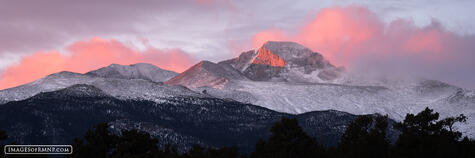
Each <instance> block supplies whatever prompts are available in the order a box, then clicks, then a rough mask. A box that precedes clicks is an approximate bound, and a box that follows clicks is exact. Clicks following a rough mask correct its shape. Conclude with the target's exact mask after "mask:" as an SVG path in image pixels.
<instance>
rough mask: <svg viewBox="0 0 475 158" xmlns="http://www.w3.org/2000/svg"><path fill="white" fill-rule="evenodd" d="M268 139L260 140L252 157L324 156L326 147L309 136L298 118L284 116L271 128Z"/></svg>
mask: <svg viewBox="0 0 475 158" xmlns="http://www.w3.org/2000/svg"><path fill="white" fill-rule="evenodd" d="M270 131H271V136H270V138H269V139H268V140H267V141H264V140H259V142H258V143H257V144H256V150H255V151H254V152H253V153H252V154H251V158H307V157H323V156H324V151H325V150H324V148H323V147H322V146H320V145H317V143H316V142H315V139H314V138H312V137H310V136H308V135H307V134H306V133H305V132H304V131H303V130H302V128H301V127H300V126H299V125H298V122H297V119H295V118H294V119H287V118H282V120H281V121H280V122H278V123H276V124H275V125H274V126H273V127H272V128H271V130H270Z"/></svg>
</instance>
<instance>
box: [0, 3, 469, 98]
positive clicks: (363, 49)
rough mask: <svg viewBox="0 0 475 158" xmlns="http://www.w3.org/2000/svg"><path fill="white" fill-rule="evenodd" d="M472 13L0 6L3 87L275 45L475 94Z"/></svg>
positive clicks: (452, 9) (262, 6) (416, 7)
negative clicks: (60, 73) (291, 44)
mask: <svg viewBox="0 0 475 158" xmlns="http://www.w3.org/2000/svg"><path fill="white" fill-rule="evenodd" d="M474 9H475V1H473V0H454V1H446V0H418V1H409V0H407V1H404V0H358V1H356V0H293V1H292V0H259V1H255V0H134V1H130V0H102V1H97V0H81V1H67V0H35V1H29V0H0V89H5V88H10V87H14V86H18V85H21V84H25V83H28V82H31V81H34V80H36V79H39V78H41V77H44V76H46V75H48V74H51V73H55V72H58V71H73V72H79V73H85V72H87V71H90V70H94V69H98V68H100V67H104V66H107V65H110V64H112V63H117V64H134V63H138V62H146V63H152V64H154V65H156V66H159V67H161V68H164V69H169V70H173V71H176V72H182V71H184V70H185V69H186V68H188V67H189V66H192V65H193V64H195V63H197V62H199V61H200V60H209V61H213V62H217V61H220V60H224V59H229V58H233V57H236V56H238V55H239V54H240V53H241V52H244V51H247V50H250V49H256V48H258V47H260V45H262V43H263V42H265V41H268V40H277V41H294V42H298V43H300V44H303V45H304V46H306V47H308V48H310V49H312V50H313V51H316V52H318V53H321V54H322V55H323V56H324V57H326V58H328V59H329V60H330V62H332V63H333V64H334V65H337V66H344V67H345V68H346V69H347V70H349V71H354V72H364V73H369V72H371V73H373V72H374V73H382V74H393V75H394V74H397V75H410V76H420V77H424V78H428V79H436V80H441V81H444V82H448V83H450V84H453V85H457V86H461V87H465V88H470V89H475V16H473V15H472V14H473V10H474Z"/></svg>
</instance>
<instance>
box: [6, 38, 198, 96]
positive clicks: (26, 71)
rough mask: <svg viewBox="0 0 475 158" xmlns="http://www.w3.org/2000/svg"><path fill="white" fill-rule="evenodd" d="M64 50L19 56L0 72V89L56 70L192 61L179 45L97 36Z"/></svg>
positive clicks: (183, 65) (177, 67)
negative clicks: (134, 43) (140, 44)
mask: <svg viewBox="0 0 475 158" xmlns="http://www.w3.org/2000/svg"><path fill="white" fill-rule="evenodd" d="M66 50H67V52H59V51H48V52H36V53H33V54H32V55H30V56H26V57H24V58H22V59H21V60H20V62H19V63H18V64H14V65H12V66H10V67H8V68H7V69H6V70H4V71H3V72H2V74H1V79H0V89H4V88H10V87H14V86H17V85H21V84H25V83H28V82H32V81H34V80H36V79H39V78H42V77H44V76H46V75H49V74H52V73H56V72H60V71H72V72H78V73H85V72H88V71H91V70H95V69H99V68H101V67H104V66H108V65H109V64H113V63H114V64H122V65H130V64H135V63H140V62H145V63H151V64H154V65H156V66H158V67H160V68H163V69H167V70H172V71H176V72H182V71H184V70H185V69H187V68H188V67H190V66H191V65H192V64H194V62H195V60H194V59H193V58H192V57H190V56H189V55H188V54H186V53H185V52H183V51H181V50H179V49H172V50H159V49H155V48H151V47H150V48H147V49H146V50H144V51H139V50H135V49H133V48H129V47H127V46H126V45H124V44H122V43H120V42H118V41H116V40H106V39H102V38H98V37H96V38H93V39H90V40H84V41H77V42H75V43H73V44H71V45H69V46H68V47H67V48H66Z"/></svg>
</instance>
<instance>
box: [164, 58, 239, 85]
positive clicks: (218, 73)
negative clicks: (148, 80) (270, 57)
mask: <svg viewBox="0 0 475 158" xmlns="http://www.w3.org/2000/svg"><path fill="white" fill-rule="evenodd" d="M234 80H247V78H246V77H245V76H244V75H243V74H241V72H239V71H236V70H235V69H234V68H232V67H231V66H229V65H225V64H216V63H213V62H210V61H201V62H200V63H198V64H196V65H194V66H192V67H191V68H189V69H188V70H186V71H185V72H183V73H181V74H179V75H177V76H175V77H174V78H172V79H170V80H168V81H167V82H165V83H166V84H169V85H184V86H187V87H190V88H196V87H203V86H209V87H214V88H219V87H223V86H224V85H226V84H229V82H231V81H234Z"/></svg>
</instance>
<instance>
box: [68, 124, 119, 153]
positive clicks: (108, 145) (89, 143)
mask: <svg viewBox="0 0 475 158" xmlns="http://www.w3.org/2000/svg"><path fill="white" fill-rule="evenodd" d="M118 139H119V138H118V136H116V135H114V134H112V133H111V132H110V131H109V124H108V123H100V124H98V125H96V127H95V128H94V129H93V130H88V131H87V132H86V134H85V135H84V138H83V139H78V138H76V139H74V142H73V149H74V151H73V154H71V155H69V157H73V158H76V157H77V158H82V157H88V158H106V157H110V154H111V153H112V152H113V151H114V150H115V148H116V146H117V142H118Z"/></svg>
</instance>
